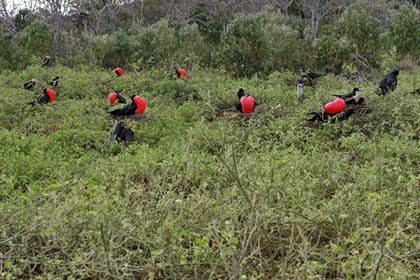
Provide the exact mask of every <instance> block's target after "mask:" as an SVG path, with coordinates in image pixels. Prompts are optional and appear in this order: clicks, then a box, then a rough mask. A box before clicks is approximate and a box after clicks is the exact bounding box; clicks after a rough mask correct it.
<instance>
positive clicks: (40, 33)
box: [18, 20, 53, 57]
mask: <svg viewBox="0 0 420 280" xmlns="http://www.w3.org/2000/svg"><path fill="white" fill-rule="evenodd" d="M18 43H19V45H20V46H21V47H22V49H23V50H24V54H25V56H26V57H29V56H30V55H36V56H38V57H44V56H46V55H48V54H51V52H52V51H51V47H52V43H53V32H52V31H51V29H50V28H49V27H48V25H47V24H46V23H44V22H42V21H40V20H35V21H33V22H32V23H31V24H30V25H28V26H27V27H25V28H24V29H23V31H22V32H20V33H19V38H18Z"/></svg>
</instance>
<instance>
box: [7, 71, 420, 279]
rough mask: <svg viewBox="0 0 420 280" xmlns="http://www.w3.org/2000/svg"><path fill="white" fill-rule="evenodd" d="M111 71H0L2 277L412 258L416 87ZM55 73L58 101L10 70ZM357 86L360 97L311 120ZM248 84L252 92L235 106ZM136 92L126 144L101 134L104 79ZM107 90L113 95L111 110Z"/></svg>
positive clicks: (360, 268) (419, 100)
mask: <svg viewBox="0 0 420 280" xmlns="http://www.w3.org/2000/svg"><path fill="white" fill-rule="evenodd" d="M188 74H189V76H188V77H189V78H188V81H187V82H183V81H179V80H171V79H170V78H169V75H168V73H167V72H165V71H163V70H162V71H158V70H154V71H149V72H141V73H126V74H125V75H124V77H121V78H116V77H114V76H112V75H111V74H110V73H108V72H104V71H102V70H95V69H88V68H82V69H75V70H72V69H68V68H65V67H55V68H49V69H44V68H40V67H36V66H33V67H29V68H28V69H26V70H25V71H23V72H20V73H13V72H12V73H3V74H1V75H0V149H1V153H0V185H1V188H0V224H1V225H2V226H1V227H0V253H1V255H0V273H2V274H1V276H2V278H3V279H16V278H27V279H58V278H64V279H74V278H83V279H86V278H89V279H228V278H229V279H336V278H342V279H362V278H366V279H385V278H388V279H413V278H416V277H418V272H419V270H420V267H419V263H418V259H419V257H420V245H419V244H420V242H419V241H420V240H419V239H420V237H419V236H420V235H419V230H420V225H419V222H418V221H419V216H420V210H419V209H420V207H419V206H420V205H419V200H418V196H419V194H420V184H419V179H420V172H419V168H418V165H419V163H420V147H419V145H418V139H419V125H420V97H419V96H415V95H411V94H409V92H411V91H413V90H414V89H416V88H418V87H420V84H417V82H416V80H417V75H416V72H402V73H401V74H400V77H399V78H400V81H399V87H398V88H397V90H396V91H395V92H393V93H391V94H388V95H386V96H384V97H379V96H376V95H373V91H374V89H375V83H372V82H368V81H362V82H358V83H357V84H356V82H355V81H352V82H349V81H348V80H346V79H345V78H343V77H333V76H326V77H324V78H322V79H321V80H320V81H319V83H318V84H317V86H316V87H315V88H314V89H309V88H304V92H305V95H306V97H307V99H306V100H305V102H304V103H303V104H299V102H298V101H297V98H296V92H295V84H294V80H295V77H294V75H293V74H292V73H274V74H272V75H271V76H270V77H269V78H268V79H267V80H259V79H257V78H254V79H244V80H232V79H230V78H229V77H227V76H226V75H225V74H224V73H223V72H222V71H218V72H217V71H208V70H204V69H199V68H196V69H191V70H190V71H189V73H188ZM55 76H60V77H61V80H60V84H59V87H58V88H57V89H56V93H57V98H56V100H55V101H54V102H53V103H51V104H48V105H46V106H35V107H31V106H28V105H27V104H26V103H27V102H28V101H31V100H33V99H34V98H35V97H36V96H37V95H39V94H40V92H41V88H40V87H38V88H37V89H36V90H35V91H34V92H29V91H25V90H24V89H23V87H22V85H21V84H23V82H25V81H28V80H30V79H31V78H34V77H35V78H37V79H39V80H42V81H49V80H50V79H52V78H53V77H55ZM354 86H358V87H360V88H368V90H367V91H366V92H365V93H364V95H365V99H366V100H367V101H366V102H367V106H368V108H369V110H367V111H366V112H365V113H363V114H360V115H356V116H354V117H352V118H350V119H349V120H347V121H343V122H340V123H323V124H320V123H318V124H312V125H311V124H308V123H307V122H306V121H305V118H307V116H306V115H305V114H306V113H307V112H310V111H315V110H319V108H320V107H321V106H322V105H323V104H325V103H326V102H328V101H331V100H332V98H333V97H332V94H340V93H346V92H349V91H351V90H352V88H353V87H354ZM239 87H243V88H244V89H245V91H247V92H249V93H250V94H251V95H252V96H254V98H255V99H256V101H257V102H258V103H260V105H258V106H257V109H256V111H257V112H256V113H255V114H253V115H252V117H250V118H244V117H243V116H241V115H239V114H237V113H236V112H234V111H232V110H230V109H231V108H234V102H235V101H236V91H237V89H238V88H239ZM114 90H122V95H123V96H124V97H126V98H128V97H129V96H130V95H132V94H137V95H140V96H142V97H144V98H145V100H146V102H147V103H148V107H147V109H146V112H145V118H144V119H140V120H133V119H129V120H128V123H129V124H130V125H131V126H132V129H133V131H134V133H135V141H134V143H130V144H128V145H125V144H118V143H116V142H115V143H110V142H109V141H108V137H109V133H110V132H111V130H112V127H113V125H114V124H115V121H113V120H112V119H110V118H109V117H108V116H107V113H106V111H108V110H110V108H111V106H110V105H109V102H108V100H107V95H108V93H109V92H111V91H114ZM114 107H115V106H113V108H114Z"/></svg>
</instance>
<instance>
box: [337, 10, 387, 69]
mask: <svg viewBox="0 0 420 280" xmlns="http://www.w3.org/2000/svg"><path fill="white" fill-rule="evenodd" d="M383 31H384V30H383V28H382V27H381V24H380V22H379V20H378V19H376V18H375V17H373V15H372V13H371V10H370V9H369V6H368V2H359V3H356V4H353V5H351V6H350V7H348V8H347V10H346V11H345V12H344V13H343V15H342V16H341V17H340V19H339V21H338V22H337V29H336V34H332V36H334V35H335V36H338V37H339V38H343V37H344V38H346V39H345V40H347V41H349V42H350V44H351V45H353V46H355V47H356V52H355V53H357V54H358V55H360V56H361V57H363V58H364V59H365V60H367V62H368V63H369V65H370V66H372V67H374V68H377V67H379V66H380V62H379V58H380V55H381V53H382V51H383V50H384V49H386V47H387V46H388V45H389V44H388V42H389V41H388V39H387V38H386V37H384V36H383ZM335 39H338V38H337V37H336V38H335Z"/></svg>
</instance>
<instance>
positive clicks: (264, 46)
mask: <svg viewBox="0 0 420 280" xmlns="http://www.w3.org/2000/svg"><path fill="white" fill-rule="evenodd" d="M266 22H267V19H266V17H265V15H263V14H257V15H252V14H240V15H238V16H237V17H236V18H235V19H234V20H232V21H231V22H230V23H229V24H228V26H227V28H226V32H225V33H224V34H223V35H222V44H223V49H222V50H221V51H220V55H219V61H220V64H221V65H223V66H224V67H225V68H226V69H227V70H228V71H229V72H231V73H233V75H235V76H238V77H251V76H253V75H255V74H257V73H262V74H269V73H270V72H271V71H272V69H273V64H272V62H271V61H270V47H269V42H268V40H267V38H266V36H265V32H264V27H265V24H266Z"/></svg>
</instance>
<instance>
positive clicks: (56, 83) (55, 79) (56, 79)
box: [49, 76, 60, 87]
mask: <svg viewBox="0 0 420 280" xmlns="http://www.w3.org/2000/svg"><path fill="white" fill-rule="evenodd" d="M58 80H60V77H58V76H57V77H55V78H54V79H53V80H52V82H51V83H49V84H50V85H51V86H54V87H56V86H58Z"/></svg>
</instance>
